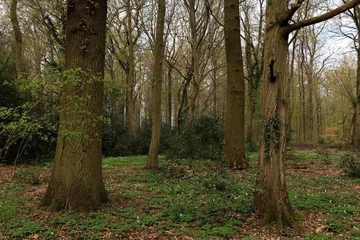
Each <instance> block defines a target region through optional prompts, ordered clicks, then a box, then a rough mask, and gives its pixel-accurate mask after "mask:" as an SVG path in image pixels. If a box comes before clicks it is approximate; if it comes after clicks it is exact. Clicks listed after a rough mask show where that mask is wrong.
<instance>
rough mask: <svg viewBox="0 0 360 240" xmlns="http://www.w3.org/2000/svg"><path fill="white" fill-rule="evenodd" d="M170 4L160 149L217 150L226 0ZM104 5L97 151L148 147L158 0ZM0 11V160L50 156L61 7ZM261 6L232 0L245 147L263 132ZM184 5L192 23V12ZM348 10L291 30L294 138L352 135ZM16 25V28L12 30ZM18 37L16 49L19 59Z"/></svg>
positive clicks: (352, 46) (320, 5)
mask: <svg viewBox="0 0 360 240" xmlns="http://www.w3.org/2000/svg"><path fill="white" fill-rule="evenodd" d="M167 4H168V6H167V13H166V19H165V36H164V38H165V42H166V46H165V52H164V55H165V57H164V60H163V61H164V67H163V77H164V81H163V91H162V96H161V102H162V135H161V150H160V151H161V153H168V154H172V155H175V156H177V157H191V158H218V157H220V156H221V151H222V147H223V125H224V114H225V109H226V106H225V93H226V92H225V88H226V69H225V67H226V64H225V52H224V35H223V30H222V19H223V11H222V9H223V6H222V5H223V3H222V1H216V0H208V1H199V2H197V3H196V11H195V9H191V8H189V5H188V3H187V1H168V3H167ZM339 4H341V1H306V2H305V3H304V4H303V6H302V7H301V8H300V9H299V10H298V11H297V14H296V15H295V16H294V18H295V17H296V18H297V19H303V18H305V17H310V16H313V15H316V14H319V13H321V12H323V11H326V10H327V9H329V8H330V7H334V6H337V5H339ZM108 5H109V6H108V17H107V30H108V33H107V43H106V69H105V96H104V103H105V106H104V124H105V125H104V136H103V154H104V155H105V156H124V155H141V154H147V152H148V147H149V143H150V138H151V97H152V96H151V79H152V74H153V71H152V69H153V66H152V65H153V58H152V49H153V48H154V41H155V39H154V38H155V22H156V16H155V14H154V13H155V12H156V2H155V1H150V0H148V1H142V0H134V1H133V0H126V1H125V0H124V1H109V4H108ZM14 6H16V8H14ZM0 8H1V11H0V13H1V16H0V18H1V19H0V21H1V24H0V25H1V30H0V34H1V38H0V69H1V71H0V84H1V88H0V91H1V92H0V104H1V109H0V110H1V111H0V119H1V122H0V146H1V158H2V159H1V162H2V163H11V162H13V161H14V160H15V159H18V160H21V161H30V160H31V159H38V160H39V159H41V157H44V156H45V157H52V155H53V152H54V149H55V142H56V134H57V127H58V117H59V102H60V95H61V94H60V87H61V77H62V76H61V72H62V68H63V64H64V41H65V40H64V38H65V36H64V24H65V12H66V9H65V4H64V2H63V1H49V2H48V1H41V2H40V1H35V0H27V1H16V0H12V1H2V2H1V5H0ZM264 8H265V1H264V0H252V1H243V2H241V5H240V14H241V34H242V36H241V37H242V46H243V55H244V69H245V79H246V110H245V111H246V113H245V122H246V145H247V147H248V148H252V149H256V148H257V147H256V146H257V141H258V138H259V136H260V134H261V133H260V132H259V131H260V130H259V129H260V128H259V125H260V121H261V119H260V116H259V111H260V106H259V105H260V97H261V96H260V95H261V94H260V93H261V87H262V82H261V73H262V70H263V67H264V63H263V61H262V57H263V40H264V39H263V35H264ZM191 11H194V13H195V16H196V18H195V21H189V13H190V12H191ZM14 16H17V19H18V22H17V23H16V22H14V21H15V20H14V19H15V18H14ZM356 17H357V15H356V12H355V10H353V9H352V10H349V11H348V12H346V14H342V15H341V16H339V17H335V18H334V19H331V20H329V21H327V22H325V23H320V24H317V25H313V26H309V27H305V28H303V29H301V30H299V31H297V32H296V33H294V34H293V35H292V36H291V39H290V41H289V48H290V51H289V52H290V55H289V66H288V68H289V73H290V74H289V81H288V93H287V94H288V96H289V98H288V99H289V102H288V106H289V115H288V124H289V126H290V128H289V129H291V130H290V131H289V132H288V140H290V143H291V144H298V143H301V144H304V143H351V141H352V137H351V134H352V131H351V130H352V128H353V116H354V113H355V106H356V104H355V103H356V79H357V78H356V72H357V65H356V64H355V63H356V61H357V58H356V57H357V54H356V51H357V50H358V42H357V41H358V40H357V39H358V32H357V25H356V21H355V20H356V19H355V20H354V18H356ZM293 20H294V21H295V19H293ZM14 24H15V25H14ZM16 25H18V28H19V29H18V30H20V31H19V32H17V31H16V28H14V27H13V26H16ZM194 31H195V32H194ZM18 33H21V34H20V35H19V34H18ZM16 44H21V47H22V53H21V54H22V57H21V58H20V59H21V60H20V62H19V60H18V61H17V60H16V59H17V58H16V54H17V52H16V50H15V49H16V47H15V46H16ZM195 45H196V46H197V47H196V48H194V47H193V46H195ZM194 56H196V58H194ZM18 59H19V58H18ZM194 59H196V61H194ZM17 64H18V66H19V65H20V66H21V67H20V69H22V70H20V72H19V71H17V70H16V69H19V68H16V65H17ZM194 69H196V71H194ZM203 141H207V143H206V144H204V143H203ZM195 149H197V150H199V151H195ZM213 150H215V152H217V153H218V154H214V153H213ZM194 152H195V154H194ZM196 152H199V153H198V154H197V153H196ZM20 156H21V159H19V157H20Z"/></svg>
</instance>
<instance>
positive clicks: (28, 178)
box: [14, 166, 41, 185]
mask: <svg viewBox="0 0 360 240" xmlns="http://www.w3.org/2000/svg"><path fill="white" fill-rule="evenodd" d="M40 173H41V168H40V167H36V166H31V167H27V168H25V169H20V170H18V171H17V172H16V173H15V175H14V179H15V180H16V181H17V182H19V183H25V184H30V185H39V184H40V182H41V181H40V178H39V176H40Z"/></svg>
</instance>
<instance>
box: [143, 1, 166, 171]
mask: <svg viewBox="0 0 360 240" xmlns="http://www.w3.org/2000/svg"><path fill="white" fill-rule="evenodd" d="M165 7H166V6H165V0H159V1H158V13H157V22H156V38H155V49H154V78H153V81H152V123H151V124H152V129H151V143H150V148H149V155H148V161H147V164H146V168H158V156H159V148H160V132H161V131H160V130H161V85H162V79H163V55H164V22H165Z"/></svg>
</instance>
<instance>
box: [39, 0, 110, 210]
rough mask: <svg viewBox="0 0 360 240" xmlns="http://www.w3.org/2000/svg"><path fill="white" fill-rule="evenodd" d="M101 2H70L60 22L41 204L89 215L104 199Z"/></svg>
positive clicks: (103, 16) (103, 27) (103, 8)
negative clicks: (57, 88) (57, 80)
mask: <svg viewBox="0 0 360 240" xmlns="http://www.w3.org/2000/svg"><path fill="white" fill-rule="evenodd" d="M106 8H107V4H106V0H96V1H87V0H72V1H69V3H68V10H67V24H66V50H65V76H64V87H63V89H62V90H63V91H62V99H61V114H60V129H59V134H58V140H57V146H56V153H55V162H54V167H53V170H52V175H51V180H50V183H49V186H48V188H47V191H46V193H45V196H44V197H43V199H42V201H41V204H40V205H41V206H46V207H49V209H50V210H53V211H60V210H72V211H77V212H89V211H94V210H96V209H98V208H99V207H100V206H101V204H102V203H104V202H106V201H107V200H108V198H107V194H106V190H105V186H104V183H103V176H102V165H101V160H102V152H101V138H102V118H101V116H102V111H103V85H104V83H103V80H102V78H103V76H104V63H105V33H106Z"/></svg>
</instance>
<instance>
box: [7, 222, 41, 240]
mask: <svg viewBox="0 0 360 240" xmlns="http://www.w3.org/2000/svg"><path fill="white" fill-rule="evenodd" d="M43 230H45V228H44V226H43V225H42V224H40V223H38V222H32V221H30V220H27V219H26V220H23V221H22V222H20V223H18V222H16V223H13V224H12V225H11V229H10V230H9V233H10V235H11V237H14V238H23V237H26V236H28V235H30V234H33V233H38V232H41V231H43Z"/></svg>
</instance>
